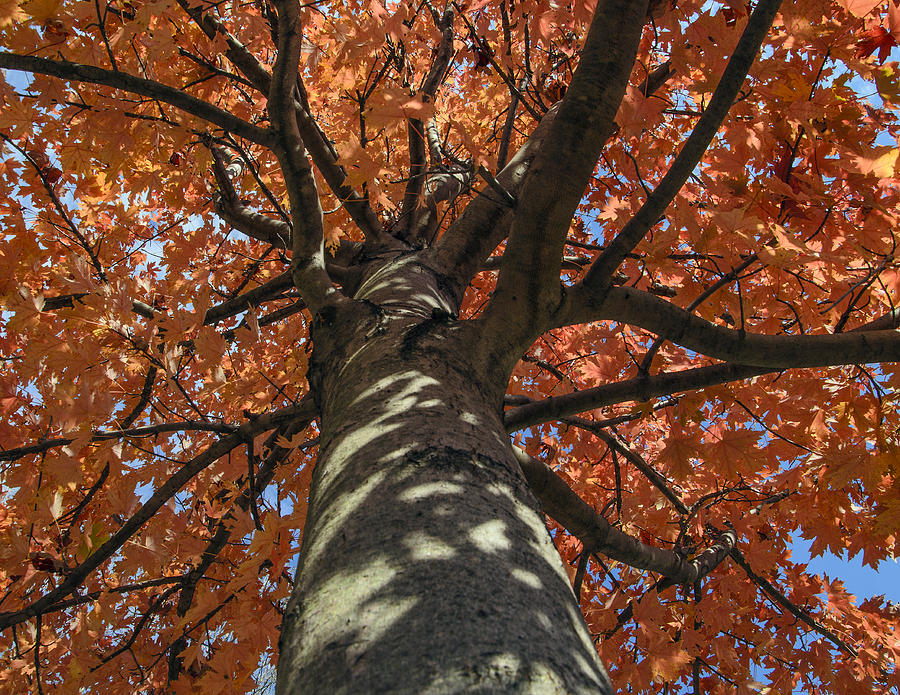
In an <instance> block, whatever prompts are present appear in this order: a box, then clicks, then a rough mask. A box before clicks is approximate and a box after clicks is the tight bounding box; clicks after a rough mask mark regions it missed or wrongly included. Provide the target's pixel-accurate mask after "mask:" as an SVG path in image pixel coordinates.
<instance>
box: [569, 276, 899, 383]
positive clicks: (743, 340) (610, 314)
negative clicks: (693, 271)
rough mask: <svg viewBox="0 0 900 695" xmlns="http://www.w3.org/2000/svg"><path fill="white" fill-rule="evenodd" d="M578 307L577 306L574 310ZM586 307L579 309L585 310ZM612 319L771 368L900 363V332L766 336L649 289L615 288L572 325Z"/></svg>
mask: <svg viewBox="0 0 900 695" xmlns="http://www.w3.org/2000/svg"><path fill="white" fill-rule="evenodd" d="M574 308H575V307H574V305H572V309H573V310H574ZM585 308H586V307H583V306H582V307H579V309H582V310H583V309H585ZM588 314H593V315H592V316H591V318H590V320H599V321H603V320H612V321H618V322H620V323H627V324H631V325H633V326H639V327H641V328H643V329H645V330H648V331H650V332H652V333H655V334H656V335H658V336H661V337H663V338H665V339H666V340H670V341H672V342H673V343H676V344H677V345H681V346H682V347H686V348H688V349H689V350H693V351H695V352H699V353H700V354H702V355H708V356H709V357H715V358H716V359H720V360H727V361H730V362H737V363H740V364H745V365H750V366H756V367H765V368H767V369H790V368H795V367H829V366H835V365H842V364H868V363H875V362H897V361H900V333H897V332H896V331H893V330H874V331H872V330H858V331H852V332H848V333H840V334H834V335H761V334H755V333H747V332H746V331H740V330H734V329H731V328H725V327H724V326H717V325H716V324H714V323H710V322H709V321H706V320H704V319H702V318H700V317H699V316H695V315H694V314H692V313H690V312H688V311H685V310H684V309H682V308H681V307H678V306H676V305H675V304H672V303H671V302H668V301H666V300H664V299H661V298H659V297H656V296H654V295H652V294H650V293H648V292H644V291H642V290H637V289H634V288H631V287H613V288H610V289H609V291H608V292H607V295H606V299H605V300H604V301H603V302H602V303H601V304H600V305H599V306H597V307H596V308H595V309H593V310H589V311H586V312H585V311H581V310H579V311H573V312H572V313H571V314H569V316H570V317H571V319H572V322H573V323H582V322H585V320H586V318H587V315H588Z"/></svg>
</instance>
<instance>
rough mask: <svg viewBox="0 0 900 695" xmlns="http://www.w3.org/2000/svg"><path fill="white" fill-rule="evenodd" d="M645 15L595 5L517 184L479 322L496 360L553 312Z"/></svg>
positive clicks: (513, 354)
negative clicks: (580, 210) (572, 235)
mask: <svg viewBox="0 0 900 695" xmlns="http://www.w3.org/2000/svg"><path fill="white" fill-rule="evenodd" d="M646 15H647V2H631V1H628V0H607V1H606V2H602V3H600V4H598V6H597V9H596V11H595V13H594V18H593V20H592V22H591V28H590V31H589V32H588V36H587V39H586V41H585V45H584V48H583V49H582V51H581V57H580V60H579V63H578V67H577V69H576V70H575V73H574V75H573V77H572V82H571V84H570V85H569V88H568V90H567V91H566V95H565V97H564V98H563V99H562V102H561V104H560V107H559V112H558V113H557V115H556V118H555V119H554V121H553V124H552V125H551V126H550V132H549V133H548V135H547V137H546V139H545V141H544V144H543V146H542V147H541V151H540V153H539V154H538V156H537V158H536V159H535V160H534V163H533V164H532V166H531V170H530V171H529V172H528V177H527V178H526V180H525V183H524V185H523V188H522V193H521V195H520V196H519V201H518V205H517V206H516V209H515V211H514V217H513V223H512V226H511V228H510V232H509V241H508V243H507V247H506V252H505V253H504V256H503V264H502V265H501V268H500V276H499V278H498V279H497V289H496V290H495V291H494V296H493V299H492V300H491V302H490V303H489V304H488V306H487V308H486V309H485V311H484V314H483V315H482V316H483V318H482V319H481V320H482V321H483V322H484V324H485V326H486V328H487V331H488V333H489V335H490V336H491V340H492V341H494V343H495V344H493V345H492V347H491V349H492V351H494V352H495V353H499V354H498V355H497V356H500V355H502V357H503V358H505V359H507V360H508V359H518V357H519V355H520V354H521V352H522V346H523V344H525V343H530V342H531V340H533V338H534V331H535V330H536V328H538V326H539V325H540V324H541V323H542V322H543V321H545V320H546V318H547V317H549V316H550V315H551V314H552V312H553V311H555V310H556V308H557V307H558V305H559V302H560V299H561V297H560V283H559V273H560V263H561V257H562V250H563V245H564V243H565V239H566V235H567V233H568V230H569V225H570V224H571V221H572V216H573V215H574V213H575V210H576V208H577V207H578V204H579V202H580V201H581V199H582V197H583V196H584V191H585V188H586V187H587V185H588V182H589V181H590V177H591V175H592V174H593V171H594V167H595V166H596V164H597V159H598V158H599V157H600V152H601V150H602V149H603V146H604V144H605V143H606V141H607V139H608V138H609V137H610V136H611V135H612V133H613V132H614V130H615V127H616V125H615V121H614V118H615V115H616V111H617V110H618V108H619V104H620V103H621V101H622V97H623V96H624V94H625V88H626V86H627V85H628V78H629V76H630V74H631V68H632V66H633V65H634V60H635V56H636V55H637V50H638V44H639V42H640V38H641V31H642V28H643V26H644V20H645V18H646ZM500 340H502V342H503V343H504V344H503V346H500V345H498V344H497V343H498V342H499V341H500Z"/></svg>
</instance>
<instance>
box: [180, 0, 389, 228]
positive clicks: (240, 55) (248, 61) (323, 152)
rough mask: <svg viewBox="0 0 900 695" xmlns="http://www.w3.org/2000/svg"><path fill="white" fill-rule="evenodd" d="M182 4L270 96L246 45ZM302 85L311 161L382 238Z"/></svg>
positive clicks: (303, 127)
mask: <svg viewBox="0 0 900 695" xmlns="http://www.w3.org/2000/svg"><path fill="white" fill-rule="evenodd" d="M178 2H179V4H180V5H181V6H182V7H183V8H184V9H185V11H186V12H187V13H188V14H189V15H190V16H191V17H192V18H193V19H194V21H195V22H197V24H198V25H199V26H200V27H201V28H202V29H203V31H204V32H205V33H206V35H207V36H208V37H209V38H214V37H215V36H216V35H217V34H218V35H220V36H223V37H225V40H226V42H227V44H228V49H227V50H226V51H225V55H226V57H227V58H228V59H229V60H230V61H231V62H232V63H233V64H234V65H235V66H236V67H237V68H238V70H240V72H241V73H242V74H243V75H244V77H246V78H247V79H248V80H249V81H250V82H251V83H252V84H253V86H254V87H256V89H258V90H259V91H260V92H261V93H262V94H265V95H267V96H268V94H269V91H270V89H271V86H272V76H271V75H270V74H269V72H268V71H267V70H266V68H265V66H263V65H262V63H260V62H259V61H258V60H257V59H256V57H255V56H254V55H253V54H252V53H250V52H249V51H248V50H247V49H246V48H245V47H244V46H243V44H241V43H240V42H239V41H238V40H237V39H235V38H234V37H233V36H232V35H231V33H230V32H229V31H228V30H227V29H226V28H225V27H224V25H223V24H222V23H221V22H220V21H219V20H218V19H216V17H215V16H214V15H212V14H211V13H210V12H204V11H203V10H202V8H200V7H189V6H188V2H187V0H178ZM298 85H299V86H300V88H301V93H300V97H301V99H300V100H299V101H297V100H295V101H294V109H295V111H296V117H297V124H298V127H299V128H300V135H301V137H302V138H303V143H304V145H305V146H306V148H307V151H308V152H309V155H310V157H312V160H313V163H314V164H315V165H316V168H317V169H318V170H319V171H320V172H321V173H322V177H323V178H324V179H325V182H326V183H327V184H328V187H329V188H330V189H331V192H332V193H334V195H335V197H337V199H338V200H339V201H340V202H341V204H342V205H343V206H344V208H345V209H346V210H347V213H348V214H349V215H350V217H351V219H352V220H353V221H354V222H355V223H356V225H357V226H358V227H359V228H360V229H361V230H362V232H363V234H365V236H366V238H367V239H371V240H375V239H379V238H381V237H382V236H383V234H384V230H383V228H382V226H381V222H379V220H378V217H377V216H376V215H375V212H374V210H372V208H371V206H370V205H369V202H368V201H367V200H366V199H365V198H363V197H362V196H361V195H359V193H357V192H356V191H355V190H353V189H352V188H351V187H350V186H347V185H346V184H345V183H344V181H345V180H346V178H347V172H346V171H344V168H343V167H342V166H340V165H339V164H338V163H337V155H336V154H335V152H334V150H333V148H332V147H331V145H330V143H329V142H328V140H327V139H326V137H325V135H324V133H322V131H321V129H320V128H319V126H318V124H317V123H316V121H315V119H314V118H313V117H312V115H311V114H310V112H309V108H308V104H307V103H306V100H305V99H303V92H302V83H301V82H300V81H299V78H298Z"/></svg>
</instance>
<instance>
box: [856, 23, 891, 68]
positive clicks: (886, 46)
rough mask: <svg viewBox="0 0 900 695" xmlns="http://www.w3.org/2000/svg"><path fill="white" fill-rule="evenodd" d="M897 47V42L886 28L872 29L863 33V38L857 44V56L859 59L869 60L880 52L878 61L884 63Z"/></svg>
mask: <svg viewBox="0 0 900 695" xmlns="http://www.w3.org/2000/svg"><path fill="white" fill-rule="evenodd" d="M896 45H897V40H896V39H895V38H894V36H893V35H892V34H891V33H890V32H889V31H888V30H887V29H885V28H884V27H881V26H878V27H872V28H871V29H867V30H866V31H864V32H863V33H862V38H860V39H859V41H858V42H857V44H856V55H857V57H859V58H868V57H869V56H871V55H872V54H873V53H875V52H876V51H878V60H879V61H880V62H882V63H883V62H884V61H885V60H887V58H888V56H889V55H890V53H891V49H892V48H893V47H894V46H896Z"/></svg>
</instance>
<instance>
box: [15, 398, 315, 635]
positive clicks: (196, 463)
mask: <svg viewBox="0 0 900 695" xmlns="http://www.w3.org/2000/svg"><path fill="white" fill-rule="evenodd" d="M314 413H315V406H314V404H313V401H312V398H311V397H308V396H307V397H304V398H303V399H302V400H301V401H300V402H299V403H297V404H295V405H292V406H288V407H286V408H281V409H280V410H276V411H274V412H271V413H265V414H263V415H260V416H259V417H257V418H256V419H254V420H251V421H250V422H247V423H245V424H244V425H241V426H240V427H239V428H238V429H237V430H235V431H234V432H232V433H231V434H229V435H227V436H225V437H223V438H222V439H220V440H219V441H218V442H216V443H215V444H212V445H211V446H209V447H207V448H206V449H205V450H204V451H203V452H202V453H200V454H198V455H197V456H195V457H194V458H193V459H191V460H190V461H186V462H185V463H184V464H183V465H182V467H181V468H179V469H178V472H177V473H175V474H174V475H172V476H171V477H170V478H169V479H168V480H167V481H166V482H165V483H163V484H162V485H161V486H160V487H159V488H157V489H156V491H155V492H154V493H153V494H152V495H151V496H150V498H149V499H148V500H147V501H146V502H145V503H144V504H143V505H141V508H140V509H138V510H137V511H136V512H135V513H134V514H133V515H132V516H131V517H130V518H129V519H128V520H127V521H126V522H125V523H124V524H123V525H122V526H121V528H119V530H118V531H116V532H115V533H114V534H113V535H112V536H111V537H110V538H109V540H107V541H106V542H105V543H104V544H103V545H101V546H100V547H99V548H97V549H96V550H95V551H94V552H93V553H91V555H90V556H89V557H88V558H87V559H86V560H85V561H84V562H82V563H81V564H80V565H78V566H77V567H75V568H73V569H72V570H71V571H70V572H69V573H68V574H67V575H66V578H65V580H64V581H63V582H62V583H60V584H59V585H58V586H57V587H56V588H54V589H52V590H51V591H48V592H47V593H45V594H44V595H43V596H41V598H39V599H37V600H36V601H33V602H32V603H30V604H28V605H27V606H25V607H24V608H21V609H19V610H16V611H9V612H5V613H0V630H3V629H6V628H7V627H10V626H12V625H17V624H19V623H22V622H24V621H26V620H28V619H29V618H32V617H34V616H36V615H40V614H42V613H45V612H46V611H47V610H48V608H49V607H50V606H52V605H54V604H56V603H58V602H60V601H62V600H63V599H65V598H66V596H68V595H69V594H70V593H72V592H73V591H74V590H75V589H76V588H78V587H79V586H80V585H81V584H82V582H83V581H84V580H85V579H86V578H87V576H88V575H89V574H90V573H91V572H93V571H94V570H95V569H97V568H98V567H99V566H100V565H102V564H103V563H104V562H106V560H108V559H109V558H110V557H112V555H113V554H115V553H116V552H117V551H118V550H119V548H121V547H122V546H123V545H124V544H125V543H126V542H127V541H128V540H129V539H130V538H131V537H132V536H134V534H135V533H137V531H138V530H139V529H140V528H141V526H143V525H144V524H145V523H146V522H147V521H149V520H150V518H151V517H152V516H153V515H154V514H156V512H157V511H159V509H160V507H162V506H163V505H164V504H165V503H166V502H168V500H169V499H170V498H171V497H172V495H174V494H175V493H177V492H178V491H179V490H180V489H181V488H182V487H183V486H184V485H185V484H186V483H187V482H188V481H189V480H190V479H191V478H193V477H194V476H195V475H197V474H198V473H199V472H200V471H202V470H203V469H204V468H206V467H207V466H209V465H211V464H212V463H214V462H215V461H217V460H218V459H219V458H221V457H222V456H224V455H225V454H227V453H228V452H229V451H231V450H232V449H234V448H235V447H238V446H240V445H241V444H243V443H244V442H246V441H247V440H248V439H252V438H253V437H255V436H256V435H258V434H260V433H262V432H266V431H268V430H271V429H274V428H275V427H277V426H278V425H280V424H282V423H285V422H290V421H291V420H293V419H296V418H304V417H305V418H311V417H313V416H314Z"/></svg>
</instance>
